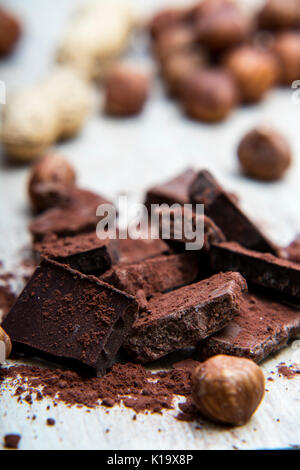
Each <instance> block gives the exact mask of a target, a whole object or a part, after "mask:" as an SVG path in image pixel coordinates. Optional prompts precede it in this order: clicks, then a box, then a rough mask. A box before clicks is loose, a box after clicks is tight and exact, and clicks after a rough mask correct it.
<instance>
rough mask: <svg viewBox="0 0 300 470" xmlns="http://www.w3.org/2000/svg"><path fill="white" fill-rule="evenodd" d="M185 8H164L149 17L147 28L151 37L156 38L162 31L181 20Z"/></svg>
mask: <svg viewBox="0 0 300 470" xmlns="http://www.w3.org/2000/svg"><path fill="white" fill-rule="evenodd" d="M184 14H185V10H184V9H180V8H166V9H164V10H161V11H159V12H158V13H156V15H154V16H153V18H152V19H151V21H150V23H149V25H148V28H149V31H150V34H151V36H152V38H153V39H157V38H158V36H159V35H160V34H162V32H165V31H166V30H167V29H169V28H172V27H173V26H177V25H179V24H180V23H182V22H183V19H184Z"/></svg>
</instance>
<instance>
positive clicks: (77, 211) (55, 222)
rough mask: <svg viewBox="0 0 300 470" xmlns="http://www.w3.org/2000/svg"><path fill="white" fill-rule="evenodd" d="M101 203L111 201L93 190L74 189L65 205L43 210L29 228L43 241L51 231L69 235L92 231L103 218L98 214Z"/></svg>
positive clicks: (35, 236)
mask: <svg viewBox="0 0 300 470" xmlns="http://www.w3.org/2000/svg"><path fill="white" fill-rule="evenodd" d="M101 204H111V203H110V202H109V201H107V200H106V199H104V198H103V197H102V196H99V195H98V194H95V193H93V192H91V191H87V190H84V189H78V188H75V189H72V190H70V199H69V200H67V201H66V203H65V205H62V206H60V207H55V208H52V209H48V210H47V211H45V212H43V213H42V214H41V215H39V216H37V217H36V218H35V219H34V221H33V222H32V223H31V224H30V227H29V229H30V231H31V233H32V235H33V237H34V240H35V241H41V240H42V239H43V238H44V237H45V235H47V234H49V233H55V234H57V235H59V236H68V235H74V234H78V233H83V232H90V231H92V230H93V229H94V228H95V227H96V225H97V223H98V222H99V220H100V219H101V218H100V217H99V216H96V210H97V207H98V206H99V205H101Z"/></svg>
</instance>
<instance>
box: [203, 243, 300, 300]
mask: <svg viewBox="0 0 300 470" xmlns="http://www.w3.org/2000/svg"><path fill="white" fill-rule="evenodd" d="M210 255H211V263H212V267H213V268H214V269H215V270H216V271H222V270H223V271H224V270H225V271H226V270H230V271H238V272H240V273H241V274H242V275H243V276H244V277H245V278H246V279H247V281H250V282H253V283H254V284H258V285H260V286H264V287H268V288H270V289H274V290H276V291H278V292H281V293H282V294H285V295H287V296H289V297H293V298H295V300H296V299H300V265H299V263H293V262H292V261H288V260H285V259H282V258H277V257H276V256H274V255H271V254H270V253H260V252H258V251H253V250H247V249H246V248H243V247H242V246H241V245H239V244H238V243H235V242H224V243H219V244H216V245H212V247H211V251H210Z"/></svg>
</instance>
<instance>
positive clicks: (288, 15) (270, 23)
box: [258, 0, 300, 30]
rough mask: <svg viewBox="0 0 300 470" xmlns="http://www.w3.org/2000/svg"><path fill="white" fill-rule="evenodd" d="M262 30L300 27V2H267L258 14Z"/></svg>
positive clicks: (270, 0)
mask: <svg viewBox="0 0 300 470" xmlns="http://www.w3.org/2000/svg"><path fill="white" fill-rule="evenodd" d="M258 24H259V27H260V28H266V29H272V30H273V29H284V28H292V27H294V26H299V24H300V1H299V0H267V1H266V2H265V4H264V5H263V6H262V8H261V10H260V11H259V13H258Z"/></svg>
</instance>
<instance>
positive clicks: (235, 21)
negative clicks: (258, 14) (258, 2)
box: [196, 1, 253, 51]
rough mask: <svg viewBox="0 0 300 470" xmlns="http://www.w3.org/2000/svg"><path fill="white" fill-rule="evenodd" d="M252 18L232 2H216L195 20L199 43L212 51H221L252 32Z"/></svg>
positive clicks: (242, 39) (237, 42) (241, 40)
mask: <svg viewBox="0 0 300 470" xmlns="http://www.w3.org/2000/svg"><path fill="white" fill-rule="evenodd" d="M252 29H253V25H252V18H251V16H250V15H246V14H245V13H243V12H242V11H241V9H240V8H239V7H238V6H237V5H236V4H235V3H232V2H224V1H223V2H217V3H216V4H215V6H214V7H213V6H210V7H207V8H206V11H205V10H204V13H203V12H202V14H200V15H199V16H198V19H197V20H196V35H197V39H198V41H199V42H200V44H202V45H205V46H207V47H208V48H209V49H210V50H212V51H221V50H224V49H227V48H229V47H233V46H235V45H237V44H239V43H241V42H243V41H245V40H246V39H247V38H248V37H249V35H250V33H251V32H252Z"/></svg>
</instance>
